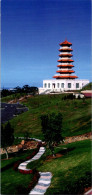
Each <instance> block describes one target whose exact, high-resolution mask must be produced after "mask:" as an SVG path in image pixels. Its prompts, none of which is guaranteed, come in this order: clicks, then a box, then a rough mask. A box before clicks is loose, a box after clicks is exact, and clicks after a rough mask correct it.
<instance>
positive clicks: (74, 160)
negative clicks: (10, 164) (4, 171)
mask: <svg viewBox="0 0 92 195" xmlns="http://www.w3.org/2000/svg"><path fill="white" fill-rule="evenodd" d="M64 148H68V152H66V153H65V154H64ZM56 153H61V154H64V155H63V156H62V157H60V158H55V159H50V160H49V161H47V160H46V157H47V156H48V154H50V153H49V151H47V152H46V153H45V154H44V156H42V159H41V160H38V161H37V162H31V163H30V164H28V168H36V167H37V168H38V170H39V171H41V172H44V171H46V172H48V171H50V172H51V173H52V175H53V177H52V180H51V185H50V187H49V188H48V190H47V192H46V194H79V193H81V192H83V191H84V188H85V187H89V186H91V142H90V140H85V141H79V142H75V143H71V144H67V145H63V146H62V145H61V146H59V147H58V148H56Z"/></svg>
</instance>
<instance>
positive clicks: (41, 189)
mask: <svg viewBox="0 0 92 195" xmlns="http://www.w3.org/2000/svg"><path fill="white" fill-rule="evenodd" d="M40 141H41V140H40ZM44 152H45V148H44V147H40V149H39V151H38V153H37V154H36V155H35V156H34V157H33V158H32V159H30V160H27V161H25V162H23V163H21V164H20V165H19V167H18V169H19V171H21V170H22V171H23V170H25V171H28V172H29V171H31V170H30V169H27V168H26V166H27V164H28V163H30V162H32V161H34V160H38V159H39V158H40V157H41V156H42V155H43V153H44ZM39 174H40V178H39V180H38V183H37V185H36V186H35V187H34V188H33V190H31V191H30V193H29V194H36V195H37V194H44V193H45V192H46V190H47V188H48V187H49V186H50V183H51V178H52V174H51V173H50V172H39Z"/></svg>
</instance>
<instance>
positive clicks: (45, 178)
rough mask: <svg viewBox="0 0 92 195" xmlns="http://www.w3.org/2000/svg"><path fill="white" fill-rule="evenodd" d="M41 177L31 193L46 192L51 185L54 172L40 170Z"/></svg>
mask: <svg viewBox="0 0 92 195" xmlns="http://www.w3.org/2000/svg"><path fill="white" fill-rule="evenodd" d="M39 174H40V178H39V180H38V183H37V185H36V186H35V187H34V189H33V190H32V191H31V192H30V193H29V194H36V195H37V194H44V193H45V192H46V190H47V188H48V187H49V186H50V183H51V178H52V174H51V173H50V172H43V173H41V172H39Z"/></svg>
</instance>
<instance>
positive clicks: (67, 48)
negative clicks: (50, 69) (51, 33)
mask: <svg viewBox="0 0 92 195" xmlns="http://www.w3.org/2000/svg"><path fill="white" fill-rule="evenodd" d="M59 45H60V49H59V51H60V54H59V60H58V62H59V64H58V65H57V67H58V70H57V71H56V72H57V73H59V74H57V75H54V76H53V78H56V79H75V78H78V77H77V76H76V75H71V74H72V73H74V72H75V71H74V70H72V67H74V65H73V64H72V62H74V60H72V56H73V55H72V54H71V52H72V51H73V50H72V48H71V46H72V43H70V42H68V41H67V40H65V41H64V42H62V43H60V44H59Z"/></svg>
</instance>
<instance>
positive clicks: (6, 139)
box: [1, 122, 14, 159]
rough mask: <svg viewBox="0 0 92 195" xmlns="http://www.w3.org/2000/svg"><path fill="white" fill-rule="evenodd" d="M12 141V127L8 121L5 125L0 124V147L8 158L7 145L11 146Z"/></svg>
mask: <svg viewBox="0 0 92 195" xmlns="http://www.w3.org/2000/svg"><path fill="white" fill-rule="evenodd" d="M13 142H14V129H13V128H12V127H11V125H10V123H9V122H8V123H7V124H6V125H5V127H3V125H2V126H1V147H2V148H3V149H5V151H6V157H7V159H8V151H7V147H8V146H11V145H12V144H13Z"/></svg>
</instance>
